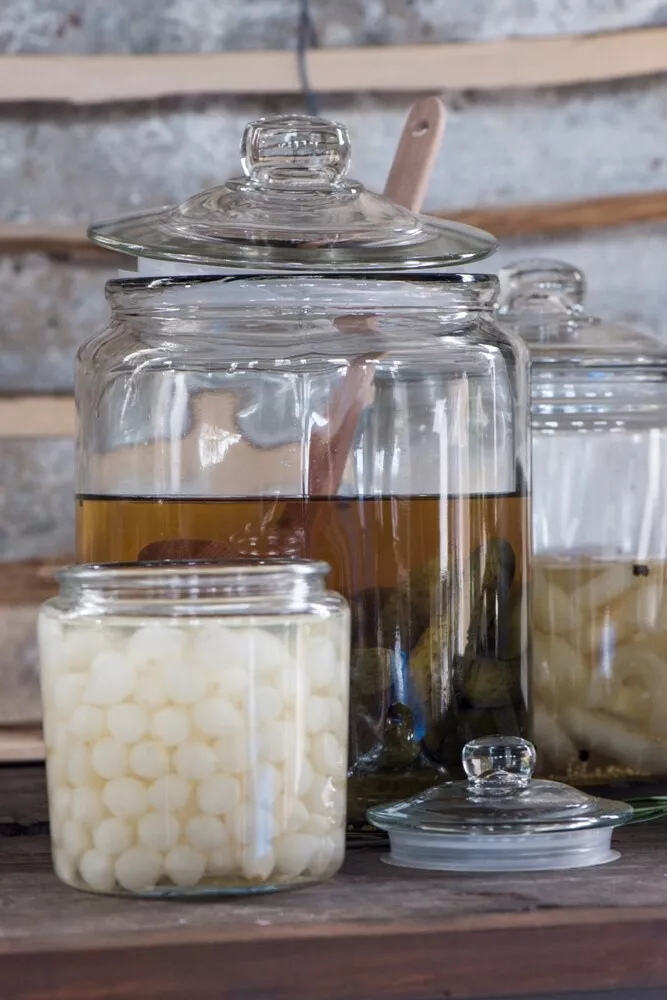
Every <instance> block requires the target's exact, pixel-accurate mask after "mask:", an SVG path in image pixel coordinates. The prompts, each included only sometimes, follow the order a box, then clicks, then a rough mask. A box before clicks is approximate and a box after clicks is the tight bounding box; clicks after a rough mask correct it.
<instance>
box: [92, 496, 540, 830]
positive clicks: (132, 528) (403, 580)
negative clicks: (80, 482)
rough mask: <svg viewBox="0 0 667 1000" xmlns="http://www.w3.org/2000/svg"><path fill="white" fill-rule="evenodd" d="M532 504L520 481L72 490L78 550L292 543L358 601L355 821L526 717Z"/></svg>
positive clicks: (249, 547)
mask: <svg viewBox="0 0 667 1000" xmlns="http://www.w3.org/2000/svg"><path fill="white" fill-rule="evenodd" d="M527 519H528V510H527V502H526V499H525V497H521V496H517V495H511V496H508V495H493V496H469V497H456V498H449V499H448V498H440V497H381V498H376V497H359V498H358V497H350V498H341V497H335V498H329V497H321V498H320V497H316V498H310V499H307V500H306V499H304V500H300V499H295V500H289V499H288V500H286V499H283V498H280V499H276V498H270V497H267V498H248V499H222V500H217V499H215V500H211V499H187V500H182V499H166V498H165V499H159V498H143V497H105V498H100V497H91V496H81V497H79V499H78V504H77V557H78V559H79V561H81V562H118V561H135V560H138V559H151V560H152V559H174V558H175V559H184V558H213V559H216V558H230V557H252V556H279V555H282V556H296V557H307V558H315V559H322V560H325V561H326V562H328V563H329V565H330V566H331V574H330V576H329V578H328V581H327V584H328V586H329V587H330V588H331V589H333V590H337V591H339V592H340V593H342V594H343V595H344V596H345V597H346V598H347V599H348V601H349V602H350V605H351V607H352V660H351V692H350V693H351V702H350V773H349V782H350V783H349V812H350V816H349V818H350V821H351V822H352V823H353V824H356V825H360V824H363V822H364V815H365V810H366V809H367V808H368V806H370V805H373V804H375V803H378V802H381V801H387V800H391V799H396V798H400V797H403V796H404V795H409V794H412V793H414V792H415V791H419V790H421V789H423V788H425V787H428V786H429V785H431V784H433V782H434V781H435V780H437V778H438V776H439V775H447V774H454V775H457V776H458V775H460V773H461V770H460V761H461V749H462V747H463V744H464V743H465V742H466V741H467V740H469V739H472V738H474V737H476V736H484V735H492V734H496V733H501V734H503V735H518V734H523V733H524V731H525V724H526V676H527V665H526V645H527V608H526V594H525V587H524V584H525V580H524V575H523V571H524V567H525V565H526V559H527V543H528V539H527V530H526V525H527Z"/></svg>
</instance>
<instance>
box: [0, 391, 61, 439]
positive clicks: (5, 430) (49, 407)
mask: <svg viewBox="0 0 667 1000" xmlns="http://www.w3.org/2000/svg"><path fill="white" fill-rule="evenodd" d="M75 430H76V414H75V408H74V400H73V399H72V397H71V396H38V395H34V396H6V397H5V398H2V399H0V437H2V438H44V437H47V438H62V437H66V438H70V437H73V436H74V433H75Z"/></svg>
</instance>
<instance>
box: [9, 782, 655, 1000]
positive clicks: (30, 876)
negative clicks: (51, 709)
mask: <svg viewBox="0 0 667 1000" xmlns="http://www.w3.org/2000/svg"><path fill="white" fill-rule="evenodd" d="M45 817H46V802H45V791H44V776H43V770H42V768H41V767H38V766H27V765H26V766H24V767H5V768H4V769H0V898H2V902H3V905H2V908H0V982H2V984H3V989H2V997H3V1000H5V998H6V1000H35V998H39V1000H84V998H89V997H93V996H94V997H95V998H96V1000H112V998H113V1000H148V998H157V997H160V998H165V1000H193V998H194V997H196V998H197V1000H238V998H239V997H250V998H252V997H262V998H271V1000H348V998H349V1000H352V998H355V1000H356V998H359V997H361V998H363V1000H412V998H414V1000H425V998H443V997H447V998H459V997H460V998H476V997H488V996H493V997H516V998H518V997H524V996H525V997H527V996H535V995H536V994H541V993H550V994H552V993H567V992H572V991H585V990H607V989H623V988H625V989H628V990H638V989H641V988H648V987H662V988H666V987H667V878H666V877H665V844H666V843H667V825H666V824H665V823H664V822H662V821H660V822H655V823H648V824H644V825H638V826H633V827H629V828H627V829H626V830H623V831H620V833H619V834H618V836H617V845H618V847H619V849H620V850H621V852H622V858H621V859H620V860H619V861H617V862H615V863H614V864H611V865H606V866H603V867H601V868H594V869H588V870H583V871H570V872H561V873H555V874H551V873H533V874H521V873H518V874H514V875H475V876H470V875H468V876H464V875H456V874H443V875H433V874H430V873H415V872H404V871H401V870H400V869H392V868H389V867H387V866H385V865H383V864H382V862H381V860H380V851H379V850H377V849H373V848H370V849H369V848H359V849H356V850H351V851H349V852H348V859H347V861H346V864H345V868H344V870H343V872H342V873H341V874H340V875H338V876H337V877H336V878H335V879H333V880H332V881H331V882H329V883H326V884H324V885H321V886H313V887H310V888H305V889H301V890H299V891H293V892H290V893H281V894H276V895H273V896H257V897H254V898H249V897H246V898H241V899H236V900H226V901H218V902H207V903H196V902H189V903H179V902H149V901H138V900H128V899H120V898H118V899H113V898H99V897H94V896H90V895H85V894H83V893H77V892H75V891H73V890H70V889H67V888H66V887H64V886H62V885H60V884H59V883H58V882H57V881H56V879H55V877H54V876H53V875H52V873H51V864H50V858H49V853H48V839H47V837H46V836H45V835H44V834H43V832H42V833H40V830H43V826H41V825H40V824H43V823H44V820H45ZM3 832H4V836H2V833H3ZM29 834H33V835H29Z"/></svg>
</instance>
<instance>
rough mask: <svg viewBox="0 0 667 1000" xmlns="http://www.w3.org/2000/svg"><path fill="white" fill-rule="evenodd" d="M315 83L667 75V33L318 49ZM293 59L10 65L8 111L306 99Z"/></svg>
mask: <svg viewBox="0 0 667 1000" xmlns="http://www.w3.org/2000/svg"><path fill="white" fill-rule="evenodd" d="M307 65H308V74H309V78H310V83H311V86H312V88H313V90H315V91H319V92H321V93H331V94H336V93H353V92H358V91H368V90H371V91H391V92H403V93H408V92H412V93H414V92H420V91H429V90H432V91H439V90H443V89H446V90H480V89H483V90H501V89H506V88H515V87H542V86H564V85H565V86H569V85H571V84H575V83H590V82H593V81H598V80H618V79H625V78H628V77H643V76H648V75H651V74H655V73H664V72H666V71H667V28H665V27H659V26H656V27H653V28H643V29H634V30H626V31H618V32H610V33H607V34H599V35H559V36H556V37H549V38H512V39H505V40H501V41H491V42H459V43H445V44H434V45H387V46H372V47H356V48H329V49H313V50H311V51H310V52H309V53H308V55H307ZM301 89H302V85H301V79H300V76H299V71H298V64H297V59H296V56H295V54H294V53H293V52H290V51H279V52H276V51H273V52H216V53H205V54H200V53H196V54H194V53H193V54H188V53H186V54H173V55H172V54H159V55H90V56H87V55H80V56H77V55H9V56H3V57H1V58H0V101H5V102H6V101H51V102H52V101H67V102H69V103H72V104H96V103H104V102H118V101H137V100H152V99H155V98H161V97H170V96H175V95H188V94H260V95H262V96H264V95H266V94H298V93H300V92H301Z"/></svg>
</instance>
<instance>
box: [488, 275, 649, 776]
mask: <svg viewBox="0 0 667 1000" xmlns="http://www.w3.org/2000/svg"><path fill="white" fill-rule="evenodd" d="M500 278H501V285H502V286H503V294H502V302H501V307H500V313H501V317H502V320H503V322H505V323H507V324H508V325H510V326H511V328H512V329H514V330H515V331H518V332H520V333H521V335H522V336H523V337H524V339H525V340H526V342H527V343H528V346H529V348H530V352H531V359H532V376H533V388H532V426H533V484H534V506H533V540H534V564H533V573H532V593H533V602H532V614H533V619H532V624H533V658H532V692H533V702H534V704H533V725H534V735H535V741H536V743H537V746H538V750H539V752H540V755H541V758H542V760H545V761H546V769H547V771H548V772H550V773H551V774H553V775H555V776H557V777H564V778H566V779H567V780H568V781H571V782H574V783H580V784H582V783H588V784H591V783H594V784H604V783H612V782H623V783H625V782H627V781H633V780H642V779H649V778H664V777H667V718H666V717H665V713H664V705H665V698H666V697H667V504H666V503H665V498H666V497H667V346H666V345H665V344H664V343H662V342H661V341H659V340H658V339H656V338H654V337H652V336H650V334H648V333H642V332H638V331H634V330H631V329H628V328H625V327H622V326H617V325H613V324H610V323H606V322H603V321H602V320H599V319H595V318H593V317H591V316H588V315H587V314H586V312H585V311H584V306H583V299H584V293H585V283H584V279H583V276H582V275H581V273H580V272H579V271H577V270H576V268H574V267H571V266H569V265H567V264H562V263H559V262H554V261H548V260H537V261H526V262H522V263H519V264H516V265H514V266H513V267H510V268H507V269H505V270H504V271H502V272H501V275H500Z"/></svg>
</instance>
